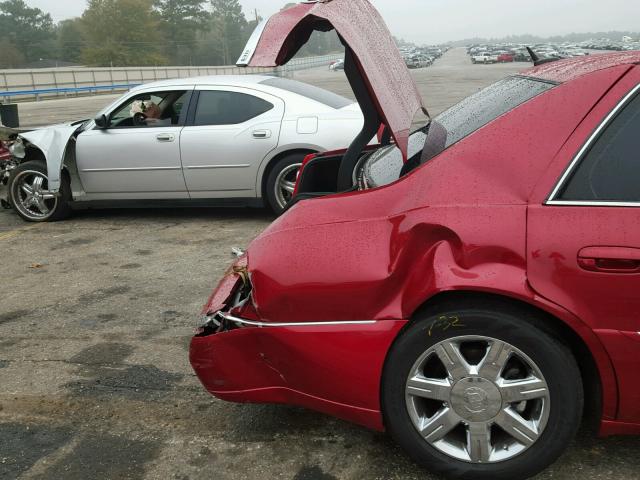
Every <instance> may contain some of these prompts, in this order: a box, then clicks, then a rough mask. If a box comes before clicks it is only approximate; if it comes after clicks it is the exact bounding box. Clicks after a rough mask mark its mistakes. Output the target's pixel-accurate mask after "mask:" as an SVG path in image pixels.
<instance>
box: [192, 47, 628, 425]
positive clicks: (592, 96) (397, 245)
mask: <svg viewBox="0 0 640 480" xmlns="http://www.w3.org/2000/svg"><path fill="white" fill-rule="evenodd" d="M638 61H640V56H638V55H636V56H633V55H631V56H625V57H619V58H618V59H617V60H613V61H606V60H599V61H598V62H591V61H586V60H584V59H583V62H585V63H580V61H579V60H578V61H571V69H565V68H563V66H562V65H563V64H562V63H561V62H560V63H558V64H557V65H555V66H553V67H552V66H549V65H543V66H541V67H537V68H536V69H532V70H529V71H528V74H529V75H531V76H533V77H536V76H537V75H538V73H539V75H540V77H541V78H542V79H543V80H547V81H554V82H557V83H559V85H558V86H556V87H555V88H553V89H552V90H550V91H548V92H546V93H544V94H541V95H539V96H538V97H535V98H533V99H532V100H530V101H528V102H526V103H524V104H523V105H521V106H519V107H517V108H516V109H514V110H512V111H510V112H508V113H506V114H504V115H502V116H500V117H499V118H497V119H496V120H494V121H492V122H490V123H489V124H487V125H485V126H484V127H482V128H480V129H479V130H477V131H476V132H474V133H473V134H471V135H469V136H468V137H466V138H464V139H463V140H461V141H460V142H459V143H457V144H455V145H453V146H452V147H451V148H449V149H447V150H445V151H444V152H443V153H441V154H440V155H438V156H437V157H435V158H434V159H432V160H431V161H430V162H428V163H427V164H426V165H423V166H421V167H420V168H418V169H416V170H414V171H413V172H412V173H411V174H409V175H407V176H406V177H404V178H402V179H400V180H399V181H397V182H395V183H393V184H390V185H386V186H384V187H381V188H377V189H373V190H369V191H366V192H350V193H345V194H337V195H330V196H326V197H322V198H317V199H313V200H305V201H301V202H299V203H297V204H296V205H294V206H293V207H292V208H291V209H290V210H289V211H288V212H287V213H286V214H285V215H284V216H282V217H281V218H279V219H278V220H276V222H274V223H273V224H272V225H271V226H270V227H269V228H268V229H267V230H266V231H265V232H264V233H263V234H262V235H260V236H259V237H258V238H257V239H256V240H255V241H254V242H253V243H252V244H251V245H250V247H249V248H248V250H247V261H248V271H249V274H250V277H251V282H252V288H253V290H252V304H253V307H254V309H255V315H256V317H257V318H259V319H260V321H262V322H264V323H269V322H273V323H287V322H299V323H304V322H308V323H309V325H308V326H297V327H295V330H296V331H295V332H294V331H293V330H292V328H293V327H272V328H270V327H266V328H251V329H247V330H244V329H240V330H239V331H237V330H234V331H231V332H222V333H219V334H216V335H209V336H203V337H196V338H195V339H194V341H193V343H192V349H191V362H192V364H193V365H194V368H195V369H196V371H198V375H199V377H200V379H201V380H202V382H203V383H204V385H205V386H206V388H207V389H208V390H209V391H210V392H212V393H214V394H216V395H218V396H220V398H226V399H229V400H234V401H280V402H282V401H290V402H292V403H296V404H299V405H304V406H307V407H310V408H316V409H320V410H322V411H325V412H328V413H333V414H335V415H339V416H340V417H341V418H346V419H349V420H351V421H354V422H356V423H361V424H363V425H367V426H370V427H371V426H373V427H374V428H375V426H376V424H377V425H378V426H380V425H381V421H380V422H378V423H376V424H373V425H372V423H371V422H369V421H368V420H364V419H363V418H362V416H361V412H360V410H359V409H360V408H361V407H362V405H361V403H359V399H358V397H357V395H358V394H357V393H352V395H351V396H349V395H347V396H346V397H345V396H344V392H345V391H347V392H355V391H358V390H359V389H360V388H361V387H362V386H363V385H367V384H369V385H370V383H368V382H370V380H371V379H370V378H368V377H367V378H365V377H360V376H359V375H355V376H354V375H353V373H354V372H355V371H357V368H359V367H358V366H359V365H360V364H361V363H362V361H366V360H367V359H368V358H369V355H371V353H372V352H371V348H370V347H369V345H368V344H367V343H366V342H365V341H363V339H364V338H366V336H367V335H369V334H370V333H371V334H373V333H374V330H375V329H374V328H373V327H366V326H359V327H358V329H357V332H352V331H349V332H348V333H346V334H345V339H348V341H351V337H352V335H351V334H352V333H353V334H354V335H355V340H354V343H353V346H352V349H350V350H349V354H348V356H347V355H346V354H345V353H344V352H342V353H340V352H336V351H332V350H331V343H330V342H329V343H325V342H317V343H313V342H309V343H307V341H306V340H300V337H297V338H296V335H294V334H295V333H298V331H301V332H302V333H304V332H314V329H316V328H318V326H317V324H316V323H313V322H329V321H344V322H350V321H352V322H357V321H363V320H375V322H374V323H373V324H372V325H375V326H376V329H377V328H378V326H379V325H381V324H383V325H384V324H390V325H402V324H403V323H404V322H406V321H409V320H410V319H411V317H412V316H413V314H414V313H415V312H416V310H417V309H418V308H419V307H420V306H422V305H424V304H425V302H429V301H430V300H432V299H434V298H437V296H438V295H440V294H443V293H446V292H451V291H464V292H484V293H491V294H495V295H500V296H504V297H509V298H513V299H517V300H519V301H522V302H525V303H528V304H530V305H533V306H535V307H537V308H539V309H540V310H543V311H546V312H548V313H550V314H551V315H553V317H555V318H556V319H557V320H560V321H561V322H563V323H564V324H565V325H566V326H567V327H569V329H570V331H571V332H573V333H574V334H575V335H576V337H577V338H578V339H579V341H581V342H582V343H583V344H584V345H585V346H586V347H587V349H588V351H589V352H590V355H591V357H592V359H593V361H594V363H595V365H596V368H597V373H598V376H599V378H597V379H593V381H595V382H598V383H599V385H600V386H601V388H602V405H601V407H602V421H601V428H600V433H601V434H603V435H608V434H614V433H640V423H638V422H640V415H638V412H637V410H636V408H637V407H634V405H637V402H636V401H635V399H637V396H638V393H637V386H635V384H634V382H631V381H629V379H630V378H631V377H630V373H631V372H634V371H636V372H637V369H638V368H640V362H639V360H638V359H639V358H640V355H638V354H639V353H640V342H636V341H635V337H634V334H635V332H634V331H631V330H624V328H627V326H625V325H626V324H624V323H620V322H618V323H616V322H615V321H614V322H613V323H608V324H607V328H606V329H604V330H600V329H598V323H597V322H595V321H594V319H593V318H590V317H589V316H587V317H586V318H585V317H584V316H583V315H581V311H580V309H576V308H574V307H575V306H576V305H575V302H572V301H566V299H565V300H562V299H559V298H558V297H557V296H556V295H554V294H553V293H554V292H553V288H551V291H549V290H548V289H545V288H543V287H544V286H545V285H544V284H547V286H556V287H557V286H558V285H560V284H561V283H563V282H568V281H569V279H570V278H571V273H572V272H570V271H564V272H562V271H561V272H560V274H559V275H558V276H557V278H551V280H549V279H544V278H543V279H542V281H541V282H540V283H539V282H537V281H536V282H533V283H532V282H531V281H530V280H531V279H530V278H529V272H530V271H531V270H532V268H533V270H535V268H536V266H533V267H532V266H531V265H532V259H537V258H539V257H537V256H536V255H534V253H535V250H534V251H533V252H530V251H529V247H528V242H530V241H531V240H532V239H534V238H535V235H539V236H540V237H544V238H546V237H549V236H550V235H553V233H552V232H553V230H552V229H549V228H548V226H544V225H540V226H538V227H536V228H538V231H537V232H534V233H533V234H532V233H531V232H530V231H529V232H528V226H527V222H528V216H529V215H530V214H532V212H533V215H535V212H534V211H533V210H534V209H542V208H546V206H545V207H543V206H542V205H543V203H544V201H545V199H546V198H547V196H548V194H549V192H550V191H551V190H552V189H553V187H554V185H555V184H556V182H557V180H558V178H559V176H560V175H561V173H562V171H564V169H566V167H567V165H568V163H569V162H570V161H571V159H572V158H573V156H574V155H575V153H576V152H577V150H578V149H579V147H580V146H581V145H582V144H583V143H584V142H585V140H586V138H587V137H588V136H589V134H590V133H591V131H592V130H593V128H594V125H595V123H597V122H598V121H601V120H602V118H603V117H604V116H606V114H607V113H608V112H609V111H610V110H611V108H613V105H615V104H616V102H617V101H619V100H620V96H619V92H617V91H616V86H617V85H622V87H621V88H623V89H624V86H625V82H628V83H631V84H633V82H634V81H635V83H637V82H638V80H637V79H636V77H635V76H634V75H637V72H638V69H639V68H640V67H634V66H633V63H637V62H638ZM570 70H571V71H570ZM559 72H560V73H559ZM572 72H573V73H572ZM575 72H579V74H576V73H575ZM629 74H631V77H629V76H628V75H629ZM621 79H622V80H621ZM563 80H565V83H563ZM626 86H627V91H628V89H629V86H628V85H626ZM594 112H599V113H600V115H599V116H598V115H597V114H596V115H595V116H594ZM585 130H588V131H587V132H586V133H585ZM577 132H580V134H578V133H577ZM569 220H570V219H569V218H568V219H566V220H565V223H566V224H568V226H569V227H570V226H571V224H570V222H569ZM531 225H533V223H530V224H529V227H531ZM625 226H626V230H627V231H628V232H629V234H630V235H631V237H630V239H629V242H630V243H633V244H634V245H638V244H640V238H639V236H640V233H639V232H638V227H637V222H636V223H635V225H634V224H632V222H631V221H629V223H628V224H626V225H625ZM567 235H571V232H568V233H567ZM574 240H575V238H574ZM550 258H552V257H550ZM565 258H568V257H566V256H565ZM573 268H575V267H573ZM547 275H548V273H547ZM551 275H552V276H553V273H551ZM541 284H542V286H541ZM605 288H606V286H605ZM627 293H628V292H627ZM603 294H604V293H603ZM578 295H580V294H578ZM214 308H217V304H216V305H214V304H213V303H212V304H210V305H208V307H206V308H205V311H206V312H207V313H213V312H212V309H214ZM610 308H612V309H613V310H614V311H618V313H620V314H622V315H623V316H627V315H629V312H622V311H620V310H621V309H622V308H624V307H623V306H621V305H615V304H613V305H610ZM616 309H618V310H616ZM634 311H635V310H633V308H631V310H630V312H631V314H633V312H634ZM458 320H463V319H458ZM324 328H332V327H329V326H327V327H324ZM434 328H455V324H454V322H448V323H443V324H442V325H434ZM631 328H635V329H636V330H640V326H639V325H638V324H637V320H636V321H635V322H634V321H632V323H631ZM306 329H309V330H306ZM245 332H249V333H245ZM272 332H278V333H277V335H278V336H279V338H280V337H281V341H280V342H279V343H278V348H274V349H271V350H270V352H269V357H268V358H269V359H270V361H271V359H272V358H276V359H278V361H280V360H283V361H285V362H286V363H287V365H293V366H294V367H293V368H295V369H299V370H301V371H305V372H306V371H307V370H306V369H307V368H308V364H309V365H312V364H314V362H315V360H314V359H315V358H323V359H325V358H326V357H332V358H331V359H330V360H329V361H330V362H331V363H333V362H335V361H340V360H341V362H340V363H341V371H340V375H336V376H335V377H332V378H331V379H330V380H329V382H330V383H331V385H327V386H325V387H323V389H322V393H318V390H314V392H315V393H316V394H318V395H326V396H325V397H323V398H322V400H323V401H324V402H325V404H330V403H335V402H337V403H340V405H342V406H343V407H345V408H344V409H342V408H341V410H340V412H339V413H336V412H335V410H334V411H333V412H330V411H329V410H327V409H326V408H325V407H321V406H318V404H316V403H315V401H310V400H308V399H307V400H301V398H302V397H296V398H293V397H291V396H290V397H288V398H285V397H277V396H276V395H275V394H274V395H273V396H271V397H269V396H266V397H261V396H258V397H256V396H255V392H254V389H253V387H252V386H251V385H252V384H251V382H249V383H242V384H240V385H237V384H235V383H234V382H235V381H236V380H237V379H238V378H240V377H243V378H244V377H246V376H250V375H254V374H255V372H256V371H262V370H264V369H265V365H264V363H265V362H263V361H262V357H261V355H264V354H265V351H267V345H268V342H271V338H272V335H274V334H273V333H272ZM394 333H395V332H394ZM232 337H233V343H232V344H231V347H229V348H230V352H229V355H230V354H231V352H233V354H234V357H233V358H234V362H233V369H231V368H227V367H226V366H225V365H223V363H222V362H221V361H218V362H213V361H211V358H212V355H214V352H215V351H216V349H222V350H224V349H226V348H227V347H228V346H227V344H226V343H225V342H226V339H229V341H232V340H231V339H232ZM239 338H240V339H239ZM267 338H268V339H269V340H268V341H266V342H267V343H265V344H262V343H260V342H261V341H262V339H267ZM311 338H313V335H312V336H311ZM238 339H239V340H238ZM358 339H360V340H359V341H358ZM236 340H238V341H237V342H236ZM392 340H393V339H392V338H385V340H384V342H382V344H383V345H384V344H385V343H387V342H388V344H391V341H392ZM297 342H301V344H304V345H305V349H304V350H303V351H298V349H297V348H293V347H292V345H297ZM256 345H257V349H256ZM378 345H379V344H378ZM309 349H310V350H312V351H308V350H309ZM245 352H253V353H245ZM255 353H257V356H256V355H254V354H255ZM377 353H380V352H376V354H377ZM382 353H383V356H384V355H386V351H385V352H382ZM335 355H338V356H339V357H338V358H337V359H336V358H333V356H335ZM376 358H378V357H376ZM612 360H613V362H612ZM307 362H308V364H307ZM614 363H615V365H614ZM375 364H376V365H379V364H378V363H375ZM270 366H272V364H270ZM276 370H277V369H276ZM381 371H382V369H381V368H380V369H378V370H376V371H375V372H374V373H373V375H375V376H376V380H377V381H378V384H379V377H380V375H381ZM358 373H360V371H358ZM621 373H622V374H623V376H622V378H618V376H619V375H620V374H621ZM285 378H286V377H285ZM290 379H297V380H296V381H297V383H291V382H288V386H287V387H286V388H287V389H288V390H292V391H295V392H297V393H306V392H304V388H317V387H316V386H312V387H309V386H308V384H306V383H305V382H304V381H303V380H300V377H297V376H296V375H293V376H291V377H290ZM281 380H282V377H280V380H277V379H274V381H273V384H272V385H270V386H269V387H260V388H267V389H269V388H272V387H273V388H275V389H277V388H281V383H279V382H281ZM227 383H231V384H234V385H235V387H234V388H238V389H239V390H234V391H233V395H231V396H230V395H228V394H227V393H224V392H222V393H221V392H220V390H221V388H220V387H221V386H224V385H226V384H227ZM334 388H335V389H336V390H334ZM365 390H368V389H365ZM337 392H340V393H339V395H340V397H339V401H338V398H337V397H336V395H338V393H337ZM296 395H297V394H296ZM331 395H333V396H331ZM371 395H375V399H377V398H378V395H379V390H378V391H375V392H371ZM276 397H277V398H276ZM623 397H624V399H623ZM314 398H315V399H317V397H315V396H314ZM376 401H377V400H376ZM369 407H373V410H374V411H377V412H378V415H379V405H376V404H373V405H372V404H367V408H369ZM634 422H635V423H634ZM374 423H375V422H374Z"/></svg>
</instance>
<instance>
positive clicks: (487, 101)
mask: <svg viewBox="0 0 640 480" xmlns="http://www.w3.org/2000/svg"><path fill="white" fill-rule="evenodd" d="M554 86H556V84H555V83H551V82H547V81H543V80H537V79H534V78H530V77H518V76H515V77H508V78H505V79H504V80H500V81H499V82H497V83H494V84H493V85H491V86H489V87H487V88H485V89H484V90H480V91H479V92H478V93H475V94H473V95H471V96H470V97H467V98H465V99H464V100H462V101H461V102H460V103H458V104H457V105H454V106H453V107H451V108H450V109H448V110H446V111H444V112H443V113H441V114H440V115H438V116H437V117H436V118H435V119H434V122H435V123H437V124H439V125H441V126H442V127H443V128H444V130H446V141H445V144H444V148H448V147H450V146H451V145H453V144H454V143H457V142H459V141H460V140H462V139H463V138H464V137H466V136H467V135H471V134H472V133H473V132H475V131H476V130H478V129H480V128H482V127H483V126H485V125H486V124H487V123H489V122H491V121H493V120H495V119H496V118H498V117H499V116H500V115H504V114H505V113H507V112H508V111H510V110H513V109H514V108H516V107H517V106H518V105H521V104H523V103H524V102H526V101H528V100H531V99H532V98H533V97H535V96H537V95H539V94H541V93H544V92H546V91H547V90H549V89H551V88H553V87H554ZM428 141H429V139H427V142H428Z"/></svg>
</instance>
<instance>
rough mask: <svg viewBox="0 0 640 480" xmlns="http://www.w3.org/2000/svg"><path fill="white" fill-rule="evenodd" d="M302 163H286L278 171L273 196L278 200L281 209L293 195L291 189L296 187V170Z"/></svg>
mask: <svg viewBox="0 0 640 480" xmlns="http://www.w3.org/2000/svg"><path fill="white" fill-rule="evenodd" d="M301 166H302V163H294V164H292V165H288V166H287V167H285V168H284V169H282V170H281V171H280V173H278V176H277V177H276V184H275V196H276V199H277V201H278V207H280V208H281V209H282V208H284V207H286V206H287V203H289V202H290V201H291V198H292V197H293V191H294V190H295V188H296V179H297V177H298V171H299V170H300V167H301Z"/></svg>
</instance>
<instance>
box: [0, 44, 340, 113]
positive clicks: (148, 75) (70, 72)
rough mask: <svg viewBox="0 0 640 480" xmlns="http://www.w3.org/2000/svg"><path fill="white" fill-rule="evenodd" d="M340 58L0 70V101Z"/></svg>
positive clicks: (280, 71) (282, 70)
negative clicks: (266, 64) (249, 63)
mask: <svg viewBox="0 0 640 480" xmlns="http://www.w3.org/2000/svg"><path fill="white" fill-rule="evenodd" d="M340 58H342V55H339V54H333V55H322V56H317V57H303V58H298V59H294V60H292V61H291V62H289V63H288V64H287V65H285V66H283V67H278V68H259V67H246V68H240V67H235V66H222V67H128V68H53V69H37V70H0V101H4V102H5V103H10V102H11V100H12V99H16V98H20V99H21V100H31V99H35V100H41V99H43V98H56V97H60V96H68V95H79V94H83V93H89V94H91V93H98V92H105V91H111V92H117V91H125V90H129V89H130V88H133V87H134V86H137V85H140V84H142V83H149V82H155V81H158V80H168V79H174V78H185V77H194V76H202V75H249V74H263V75H264V74H267V75H277V76H287V75H289V74H290V73H291V72H294V71H297V70H303V69H307V68H314V67H319V66H323V65H328V64H329V63H331V62H332V61H335V60H338V59H340Z"/></svg>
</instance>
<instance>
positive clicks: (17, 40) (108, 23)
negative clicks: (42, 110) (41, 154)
mask: <svg viewBox="0 0 640 480" xmlns="http://www.w3.org/2000/svg"><path fill="white" fill-rule="evenodd" d="M291 5H293V4H292V3H288V4H286V5H285V6H284V7H283V8H288V7H290V6H291ZM260 20H262V19H261V18H260V17H259V15H258V13H257V12H254V15H253V16H252V18H247V17H246V16H245V14H244V12H243V10H242V6H241V5H240V2H239V0H207V1H203V0H89V1H88V4H87V8H86V10H85V11H84V13H83V14H82V16H80V17H77V18H72V19H68V20H63V21H61V22H59V23H55V22H54V21H53V19H52V17H51V15H50V14H48V13H46V12H44V11H42V10H40V9H38V8H31V7H29V6H28V5H27V4H26V3H25V2H24V1H23V0H6V1H0V68H5V69H6V68H23V67H38V66H54V65H66V64H80V65H86V66H99V67H108V66H155V65H230V64H233V63H235V61H236V60H237V58H238V56H239V55H240V53H241V52H242V49H243V48H244V46H245V44H246V42H247V40H248V38H249V36H250V35H251V33H252V32H253V30H254V28H255V27H256V25H257V23H258V22H259V21H260ZM340 49H341V45H340V42H339V39H338V37H337V35H335V33H333V32H332V33H329V34H320V33H316V34H314V35H313V37H312V39H311V41H310V42H309V43H308V44H307V45H306V46H305V47H304V49H303V51H301V54H303V55H322V54H325V53H330V52H336V51H339V50H340Z"/></svg>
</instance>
